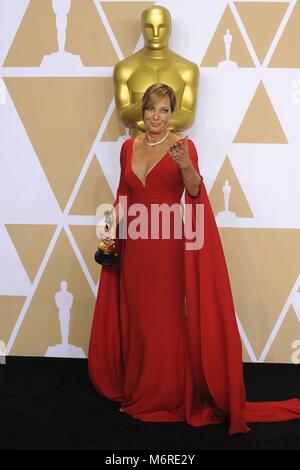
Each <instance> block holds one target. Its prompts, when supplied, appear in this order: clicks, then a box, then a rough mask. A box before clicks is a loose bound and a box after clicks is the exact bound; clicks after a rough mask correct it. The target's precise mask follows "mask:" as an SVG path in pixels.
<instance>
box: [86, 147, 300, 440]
mask: <svg viewBox="0 0 300 470" xmlns="http://www.w3.org/2000/svg"><path fill="white" fill-rule="evenodd" d="M133 142H134V138H129V139H127V140H126V141H125V142H124V143H123V145H122V149H121V156H120V164H121V176H120V183H119V187H118V191H117V197H116V200H115V204H116V203H117V202H118V200H119V197H120V196H121V195H122V196H127V198H128V207H129V205H130V204H134V203H143V204H144V205H145V206H146V207H148V208H150V204H151V203H157V204H162V203H167V204H169V205H171V204H173V203H180V200H181V197H182V195H183V191H184V185H183V180H182V176H181V171H180V168H179V167H178V165H177V164H176V163H175V162H174V161H173V160H172V159H171V157H170V156H169V155H168V154H166V155H164V156H163V157H162V158H161V159H160V160H159V161H158V162H157V163H156V165H155V166H154V167H153V168H152V169H151V170H150V172H149V173H148V174H147V177H146V181H145V185H144V184H143V183H142V181H141V180H140V179H139V178H138V177H137V175H135V173H134V172H133V170H132V165H131V155H132V146H133ZM188 146H189V153H190V158H191V160H192V162H193V165H194V167H195V169H196V171H197V172H198V174H199V175H200V172H199V168H198V156H197V151H196V148H195V146H194V144H193V142H192V141H191V140H189V141H188ZM197 203H198V204H203V205H204V244H203V247H202V248H201V249H197V250H187V249H186V239H185V238H184V237H183V238H176V237H175V234H174V230H172V229H171V234H170V238H169V239H163V238H162V235H161V231H159V236H158V238H156V239H155V238H152V239H151V238H148V239H147V238H138V239H133V238H127V239H122V238H121V237H120V236H119V227H118V229H117V251H118V253H119V258H118V263H117V264H116V265H114V266H103V267H102V271H101V277H100V282H99V290H98V295H97V300H96V305H95V312H94V320H93V325H92V331H91V339H90V346H89V356H88V364H89V374H90V378H91V380H92V382H93V384H94V386H95V388H96V389H97V391H98V392H99V393H100V395H102V396H104V397H106V398H109V399H112V400H115V401H117V402H120V405H121V407H122V408H123V410H124V412H126V413H127V414H128V415H131V416H132V417H134V418H136V419H139V420H142V421H159V422H163V421H184V422H186V423H188V424H190V425H192V426H203V425H207V424H214V423H222V422H225V421H228V422H229V434H230V435H231V434H235V433H246V432H247V431H248V430H249V427H248V426H247V424H246V423H248V422H261V421H285V420H289V419H297V418H300V400H299V399H298V398H292V399H289V400H286V401H280V402H278V401H277V402H275V401H271V402H270V401H269V402H248V401H246V394H245V387H244V381H243V364H242V347H241V341H240V336H239V332H238V328H237V323H236V317H235V311H234V305H233V299H232V293H231V288H230V282H229V277H228V272H227V267H226V262H225V258H224V253H223V248H222V245H221V240H220V237H219V232H218V229H217V226H216V222H215V218H214V215H213V212H212V209H211V205H210V202H209V199H208V196H207V193H206V189H205V185H204V183H203V181H202V183H201V191H200V193H199V195H198V196H197V197H191V196H189V195H188V194H187V192H185V204H186V207H187V204H189V205H190V207H192V212H193V216H192V221H193V224H195V220H196V219H195V217H196V212H195V211H196V204H197ZM136 215H138V213H137V214H136ZM134 218H135V216H132V215H128V224H129V223H130V222H131V221H132V220H133V219H134ZM148 221H149V224H150V221H151V215H150V212H149V215H148ZM171 221H173V219H172V217H171ZM121 223H122V222H121ZM181 223H182V224H183V221H181ZM171 225H172V226H173V224H171ZM149 227H150V225H149ZM194 227H195V225H194Z"/></svg>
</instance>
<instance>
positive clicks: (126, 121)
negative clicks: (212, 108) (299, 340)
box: [113, 5, 199, 136]
mask: <svg viewBox="0 0 300 470" xmlns="http://www.w3.org/2000/svg"><path fill="white" fill-rule="evenodd" d="M141 23H142V31H143V36H144V40H145V45H144V47H143V48H142V49H140V50H138V51H137V52H135V53H134V54H132V55H131V56H129V57H126V58H125V59H123V60H121V61H120V62H118V63H117V64H116V65H115V67H114V73H113V81H114V94H115V102H116V109H117V113H118V117H119V120H120V121H121V123H122V124H123V125H124V126H125V127H127V128H129V134H130V135H131V136H135V135H138V134H141V133H143V132H145V125H144V121H143V117H142V115H141V101H142V97H143V94H144V92H145V91H146V89H147V88H148V87H149V86H150V85H153V84H154V83H157V82H160V83H165V84H166V85H168V86H170V87H171V88H172V89H173V90H174V92H175V95H176V101H177V106H176V110H175V111H174V113H173V116H172V119H171V120H170V123H169V126H168V129H169V130H170V131H171V132H174V133H179V134H180V133H181V132H183V131H185V130H186V129H188V128H189V127H191V126H192V124H193V122H194V119H195V112H196V100H197V92H198V83H199V68H198V66H197V65H196V64H195V63H193V62H191V61H189V60H187V59H185V58H184V57H182V56H180V55H179V54H176V53H175V52H174V51H172V50H171V49H170V48H169V46H168V42H169V37H170V34H171V28H172V25H171V15H170V12H169V10H167V8H165V7H162V6H157V5H155V6H152V7H150V8H148V9H147V10H144V11H143V13H142V17H141ZM186 34H188V31H186Z"/></svg>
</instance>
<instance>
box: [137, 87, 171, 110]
mask: <svg viewBox="0 0 300 470" xmlns="http://www.w3.org/2000/svg"><path fill="white" fill-rule="evenodd" d="M165 96H168V97H169V98H170V105H171V113H173V112H174V111H175V108H176V96H175V93H174V90H173V89H172V88H171V87H170V86H168V85H166V84H165V83H154V84H153V85H151V86H149V88H147V90H146V91H145V93H144V96H143V99H142V116H144V112H145V110H146V109H147V108H150V107H151V106H153V105H155V104H156V103H158V102H159V101H161V100H162V99H163V98H164V97H165Z"/></svg>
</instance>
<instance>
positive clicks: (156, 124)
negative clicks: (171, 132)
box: [144, 96, 172, 134]
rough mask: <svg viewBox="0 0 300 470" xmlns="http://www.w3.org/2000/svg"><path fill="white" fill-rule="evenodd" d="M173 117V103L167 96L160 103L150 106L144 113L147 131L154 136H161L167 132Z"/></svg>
mask: <svg viewBox="0 0 300 470" xmlns="http://www.w3.org/2000/svg"><path fill="white" fill-rule="evenodd" d="M171 117H172V112H171V102H170V98H169V97H168V96H165V97H164V98H163V99H162V100H161V101H159V102H158V103H156V104H154V105H152V106H149V108H146V109H145V112H144V122H145V126H146V131H148V132H151V133H152V134H161V133H163V132H164V131H166V129H167V127H168V124H169V121H170V119H171Z"/></svg>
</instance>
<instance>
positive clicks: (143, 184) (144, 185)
mask: <svg viewBox="0 0 300 470" xmlns="http://www.w3.org/2000/svg"><path fill="white" fill-rule="evenodd" d="M135 139H136V137H132V142H131V151H130V161H129V166H130V170H131V173H132V174H133V175H134V176H135V177H136V178H137V179H138V180H139V182H140V183H141V185H142V186H143V188H144V189H145V188H146V182H147V177H148V176H149V175H150V173H152V171H153V170H154V169H155V168H156V167H157V166H158V165H159V164H160V162H161V161H162V160H164V158H166V156H167V155H168V152H166V153H165V154H164V155H163V156H162V157H161V158H160V159H159V160H158V161H157V162H156V163H155V165H154V166H153V167H152V168H150V171H148V173H146V175H145V181H144V183H143V181H142V180H141V179H140V178H139V177H138V175H137V174H136V173H135V172H134V171H133V168H132V154H133V144H134V142H135ZM180 140H182V138H181V139H178V140H176V141H175V143H174V144H177V142H179V141H180ZM174 144H173V145H174Z"/></svg>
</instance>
